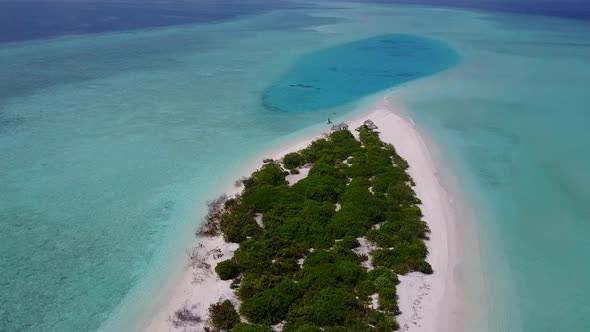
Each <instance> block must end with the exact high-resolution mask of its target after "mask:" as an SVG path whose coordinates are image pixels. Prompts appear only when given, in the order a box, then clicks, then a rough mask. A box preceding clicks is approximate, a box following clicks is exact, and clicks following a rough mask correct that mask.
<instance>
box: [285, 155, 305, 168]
mask: <svg viewBox="0 0 590 332" xmlns="http://www.w3.org/2000/svg"><path fill="white" fill-rule="evenodd" d="M304 162H305V160H303V157H302V156H301V155H300V154H299V153H297V152H292V153H287V154H286V155H285V156H284V157H283V164H284V165H285V167H286V168H287V169H294V168H297V167H299V166H301V165H303V163H304Z"/></svg>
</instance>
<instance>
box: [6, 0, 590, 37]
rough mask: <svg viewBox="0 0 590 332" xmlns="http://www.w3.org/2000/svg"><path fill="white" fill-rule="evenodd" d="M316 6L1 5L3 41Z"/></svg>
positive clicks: (280, 1)
mask: <svg viewBox="0 0 590 332" xmlns="http://www.w3.org/2000/svg"><path fill="white" fill-rule="evenodd" d="M350 1H351V2H361V3H362V2H364V3H387V4H410V5H431V6H440V7H452V8H467V9H480V10H493V11H499V12H508V13H521V14H532V15H547V16H556V17H568V18H576V19H582V20H590V6H589V5H588V1H587V0H547V1H539V0H350ZM324 2H328V0H326V1H324ZM336 2H342V0H337V1H336ZM315 5H316V4H313V3H310V2H308V1H302V0H291V1H289V0H270V1H269V0H247V1H243V0H194V1H182V0H171V1H165V2H162V1H157V0H111V1H99V0H75V1H64V0H24V1H21V0H4V1H0V43H2V42H15V41H24V40H32V39H41V38H49V37H60V36H69V35H81V34H88V33H98V32H114V31H125V30H141V29H146V28H157V27H164V26H174V25H180V24H193V23H207V22H215V21H222V20H231V19H235V18H237V17H241V16H245V15H254V14H259V13H262V12H266V11H271V10H274V9H281V8H283V9H284V8H313V7H314V6H315Z"/></svg>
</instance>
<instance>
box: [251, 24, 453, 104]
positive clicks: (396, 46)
mask: <svg viewBox="0 0 590 332" xmlns="http://www.w3.org/2000/svg"><path fill="white" fill-rule="evenodd" d="M458 62H459V55H458V54H457V53H456V52H454V51H453V50H452V49H450V48H449V47H447V46H446V45H444V44H443V43H440V42H439V41H436V40H429V39H426V38H420V37H416V36H412V35H403V34H393V35H381V36H376V37H373V38H369V39H363V40H360V41H358V42H352V43H347V44H344V45H341V46H337V47H332V48H328V49H324V50H320V51H318V52H314V53H311V54H308V55H306V56H304V57H302V58H301V59H300V60H299V61H298V62H297V63H296V64H295V65H294V66H293V67H292V68H291V69H289V71H288V72H287V73H286V74H284V75H283V76H282V77H281V78H280V79H279V80H277V81H276V82H273V84H272V85H271V86H270V87H269V88H268V89H267V91H265V93H264V94H263V96H262V103H263V105H264V106H265V107H266V108H268V109H270V110H275V111H288V112H306V111H307V112H309V111H317V110H322V109H329V108H333V107H336V106H340V105H344V104H348V103H351V102H353V101H355V100H358V99H360V98H362V97H364V96H368V95H371V94H374V93H377V92H380V91H383V90H386V89H389V88H392V87H394V86H397V85H399V84H403V83H406V82H409V81H412V80H416V79H418V78H421V77H424V76H429V75H433V74H435V73H437V72H440V71H442V70H445V69H448V68H450V67H452V66H454V65H456V64H457V63H458Z"/></svg>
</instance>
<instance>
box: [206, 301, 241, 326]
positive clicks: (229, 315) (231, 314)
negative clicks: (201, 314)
mask: <svg viewBox="0 0 590 332" xmlns="http://www.w3.org/2000/svg"><path fill="white" fill-rule="evenodd" d="M209 316H210V317H211V327H213V328H214V329H215V330H216V331H229V330H230V329H231V328H233V327H234V326H235V325H236V324H237V323H239V322H240V316H239V315H238V313H237V312H236V309H235V308H234V306H233V304H231V302H230V301H229V300H225V301H223V302H217V303H216V304H212V305H211V306H210V307H209Z"/></svg>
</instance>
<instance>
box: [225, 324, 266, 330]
mask: <svg viewBox="0 0 590 332" xmlns="http://www.w3.org/2000/svg"><path fill="white" fill-rule="evenodd" d="M230 332H274V331H273V330H272V329H271V328H270V327H266V326H263V325H259V324H244V323H238V324H236V325H235V326H234V328H233V329H231V331H230Z"/></svg>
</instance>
